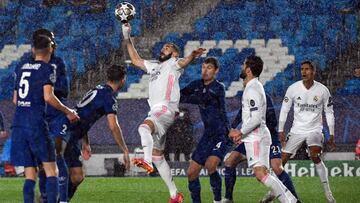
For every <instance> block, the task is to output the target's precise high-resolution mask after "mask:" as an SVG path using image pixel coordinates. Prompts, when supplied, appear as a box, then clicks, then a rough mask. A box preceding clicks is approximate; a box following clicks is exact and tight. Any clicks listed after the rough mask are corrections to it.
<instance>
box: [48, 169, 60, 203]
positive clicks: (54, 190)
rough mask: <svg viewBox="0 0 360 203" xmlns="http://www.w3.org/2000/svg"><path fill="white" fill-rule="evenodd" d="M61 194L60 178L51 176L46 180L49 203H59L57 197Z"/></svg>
mask: <svg viewBox="0 0 360 203" xmlns="http://www.w3.org/2000/svg"><path fill="white" fill-rule="evenodd" d="M58 193H59V180H58V177H55V176H50V177H47V179H46V194H47V201H48V203H57V196H58Z"/></svg>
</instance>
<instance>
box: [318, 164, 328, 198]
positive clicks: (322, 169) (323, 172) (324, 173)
mask: <svg viewBox="0 0 360 203" xmlns="http://www.w3.org/2000/svg"><path fill="white" fill-rule="evenodd" d="M315 168H316V171H317V173H318V175H319V177H320V181H321V183H322V184H323V187H324V190H325V193H331V190H330V185H329V179H328V169H327V168H326V166H325V164H324V162H323V161H321V162H320V163H318V164H315Z"/></svg>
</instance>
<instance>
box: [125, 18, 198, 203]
mask: <svg viewBox="0 0 360 203" xmlns="http://www.w3.org/2000/svg"><path fill="white" fill-rule="evenodd" d="M122 31H123V37H124V40H125V42H126V45H127V50H128V52H129V55H130V58H131V62H132V63H133V64H134V65H135V66H136V67H138V68H140V69H141V70H143V71H145V72H147V73H148V74H150V81H149V99H148V102H149V106H150V112H149V114H148V117H147V118H146V119H145V120H144V122H143V124H141V125H140V126H139V128H138V131H139V134H140V137H141V145H142V147H143V150H144V159H142V158H135V159H134V160H133V162H134V164H135V165H137V166H139V167H142V168H144V169H145V170H146V171H147V172H148V173H151V172H152V171H153V170H154V169H153V166H152V162H153V163H154V164H155V166H156V168H157V169H158V172H159V174H160V176H161V178H162V179H163V180H164V182H165V183H166V185H167V187H168V188H169V191H170V202H174V203H175V202H182V201H183V196H182V194H181V193H179V192H177V188H176V186H175V183H174V181H173V179H172V176H171V173H170V167H169V165H168V164H167V162H166V160H165V159H164V155H163V152H164V148H165V139H166V137H165V136H164V135H165V132H166V130H167V129H168V127H169V126H170V125H171V124H172V123H173V122H174V119H175V115H176V114H177V112H178V111H179V110H178V106H179V101H180V87H179V77H180V75H181V74H182V72H183V69H184V68H185V67H186V66H187V65H188V64H189V63H190V62H191V61H193V60H194V59H195V58H196V57H199V56H201V54H202V53H203V52H204V51H205V49H202V48H199V49H196V50H194V51H193V52H192V53H191V54H190V55H189V56H187V57H185V58H183V59H179V58H178V57H179V48H178V47H177V46H176V45H175V44H173V43H166V44H165V45H164V46H163V48H162V49H161V53H160V57H159V63H152V62H150V61H147V60H144V59H142V58H141V57H140V56H139V54H138V53H137V51H136V49H135V47H134V45H133V42H132V40H131V39H130V32H131V27H130V24H123V25H122Z"/></svg>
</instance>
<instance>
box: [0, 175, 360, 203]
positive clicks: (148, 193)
mask: <svg viewBox="0 0 360 203" xmlns="http://www.w3.org/2000/svg"><path fill="white" fill-rule="evenodd" d="M293 181H294V184H295V187H296V190H297V193H298V194H299V195H300V197H301V200H302V201H303V202H304V203H307V202H309V203H313V202H316V203H322V202H326V201H325V196H324V193H323V188H322V186H321V184H320V180H319V178H318V177H301V178H299V177H296V178H293ZM175 182H176V184H177V187H178V189H179V190H180V191H182V192H183V193H184V194H185V202H191V200H190V196H189V192H188V189H187V179H186V178H175ZM330 183H331V188H332V191H333V193H334V196H335V198H336V200H337V202H338V203H343V202H344V203H356V202H360V178H359V177H330ZM22 184H23V179H22V178H0V202H1V203H10V202H22V191H21V190H22ZM201 186H202V193H201V195H202V200H203V202H204V203H210V202H212V198H213V195H212V192H211V189H210V186H209V178H208V177H203V178H201ZM223 191H224V189H223ZM265 192H266V188H265V186H262V185H261V184H260V183H259V182H257V181H256V180H255V178H241V177H240V178H238V179H237V182H236V186H235V192H234V200H235V202H246V203H247V202H258V200H259V199H261V197H262V196H263V195H264V194H265ZM168 198H169V195H168V191H167V188H166V187H165V185H164V184H163V182H162V180H161V179H160V177H154V178H150V177H149V178H145V177H139V178H130V177H128V178H102V177H101V178H90V177H89V178H86V179H85V181H84V182H83V183H82V185H81V186H80V188H79V190H78V191H77V193H76V195H75V197H74V198H73V200H72V202H73V203H83V202H86V203H90V202H94V203H108V202H109V203H110V202H116V203H119V202H124V203H125V202H126V203H141V202H144V203H145V202H146V203H165V202H168Z"/></svg>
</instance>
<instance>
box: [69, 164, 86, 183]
mask: <svg viewBox="0 0 360 203" xmlns="http://www.w3.org/2000/svg"><path fill="white" fill-rule="evenodd" d="M69 175H70V179H71V182H72V183H74V184H80V183H81V182H82V181H83V180H84V178H85V173H84V170H83V168H82V167H71V168H69Z"/></svg>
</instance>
